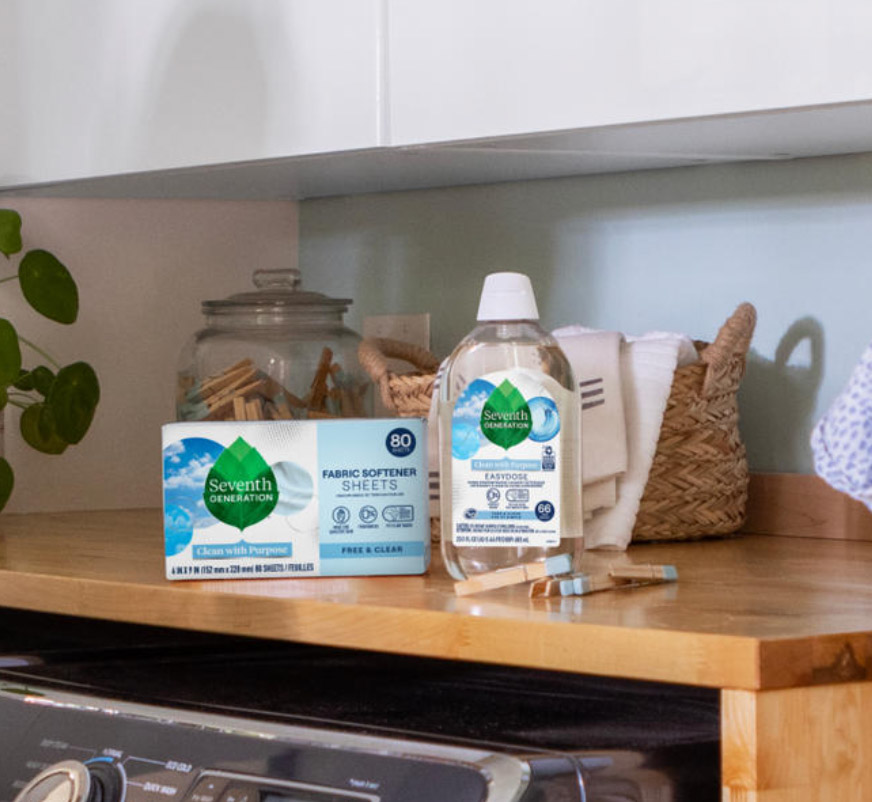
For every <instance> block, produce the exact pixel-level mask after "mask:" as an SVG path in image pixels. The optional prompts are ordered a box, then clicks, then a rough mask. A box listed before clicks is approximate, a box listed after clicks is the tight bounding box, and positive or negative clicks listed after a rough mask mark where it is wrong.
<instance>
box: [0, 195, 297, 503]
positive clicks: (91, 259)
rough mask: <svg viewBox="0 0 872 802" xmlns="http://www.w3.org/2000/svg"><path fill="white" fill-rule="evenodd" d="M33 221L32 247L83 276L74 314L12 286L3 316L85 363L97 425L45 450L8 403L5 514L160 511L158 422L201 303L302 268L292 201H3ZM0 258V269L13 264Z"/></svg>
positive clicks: (54, 350)
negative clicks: (67, 320) (45, 315)
mask: <svg viewBox="0 0 872 802" xmlns="http://www.w3.org/2000/svg"><path fill="white" fill-rule="evenodd" d="M0 208H14V209H17V210H18V211H19V212H20V213H21V215H22V217H23V219H24V230H23V233H24V246H25V249H27V248H35V247H38V248H45V249H47V250H50V251H52V252H53V253H54V254H55V255H56V256H57V257H58V258H59V259H61V261H63V262H64V263H65V264H66V265H67V267H68V268H69V269H70V271H71V272H72V273H73V275H74V276H75V278H76V280H77V282H78V285H79V292H80V296H81V310H80V314H79V320H78V321H77V322H76V323H75V324H74V325H73V326H70V327H67V326H61V325H58V324H55V323H51V322H50V321H45V320H44V319H41V318H39V316H37V315H36V314H35V313H33V312H31V311H30V309H29V308H28V307H27V306H26V304H25V303H24V302H22V301H21V298H20V292H19V290H18V288H17V282H9V283H6V284H0V309H2V312H0V314H2V315H4V316H7V317H9V318H10V319H11V320H12V321H13V323H14V324H15V325H16V327H17V328H18V330H19V332H20V333H21V334H22V335H23V336H25V337H27V338H28V339H32V340H34V341H36V342H37V343H38V344H39V345H41V346H42V347H44V348H45V349H47V350H48V351H49V352H50V353H51V354H52V355H53V356H54V357H55V358H56V359H57V360H58V361H59V362H61V363H62V364H63V363H68V362H73V361H76V360H78V359H84V360H86V361H88V362H90V363H91V364H92V365H93V366H94V368H95V369H96V371H97V373H98V375H99V377H100V382H101V389H102V398H101V403H100V406H99V408H98V411H97V416H96V418H95V420H94V424H93V426H92V429H91V431H90V432H89V433H88V435H87V437H86V438H85V440H83V441H82V443H80V444H79V445H77V446H75V447H72V448H70V449H68V450H67V452H66V453H64V454H62V455H60V456H47V455H42V454H37V453H36V452H34V451H32V450H31V449H29V448H28V447H27V446H25V445H24V444H23V442H22V441H21V438H20V436H19V434H18V431H17V427H18V416H17V413H15V412H12V411H11V410H9V411H7V417H6V435H5V453H6V456H7V458H8V459H9V461H10V462H11V463H12V466H13V468H14V470H15V472H16V488H15V491H14V493H13V496H12V499H11V501H10V503H9V506H8V507H7V511H9V512H27V511H55V510H71V509H107V508H120V507H144V506H150V507H156V506H159V505H160V503H161V496H160V477H161V456H160V455H161V445H160V425H161V424H162V423H164V422H165V421H169V420H172V417H173V414H174V410H173V393H174V382H175V371H176V363H177V357H178V353H179V351H180V349H181V347H182V345H183V344H184V342H185V341H186V339H187V338H188V337H189V336H190V335H191V334H192V333H193V332H194V331H195V330H196V329H197V328H199V327H200V325H201V321H202V318H201V316H200V301H202V300H204V299H207V298H220V297H224V296H226V295H228V294H230V293H232V292H239V291H243V290H246V289H248V288H249V286H250V275H251V272H252V270H253V269H255V268H256V267H286V266H294V265H295V264H296V260H297V204H295V203H291V202H262V203H256V202H216V201H140V200H123V201H117V200H112V201H102V200H66V199H64V200H56V199H37V198H8V197H7V198H0ZM4 262H5V260H4V259H2V258H0V276H4V275H8V274H9V273H12V272H14V269H15V266H16V264H17V259H16V258H13V260H12V261H11V263H10V266H9V267H10V269H9V270H8V271H7V270H6V269H5V268H6V265H5V264H3V263H4Z"/></svg>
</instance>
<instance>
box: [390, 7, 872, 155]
mask: <svg viewBox="0 0 872 802" xmlns="http://www.w3.org/2000/svg"><path fill="white" fill-rule="evenodd" d="M388 2H389V13H388V24H389V37H388V42H389V54H390V78H389V86H390V96H391V104H390V134H391V142H392V144H396V145H408V144H417V143H430V142H447V141H454V140H464V139H474V138H479V137H498V136H505V135H515V134H528V133H536V132H544V131H558V130H562V129H580V128H589V127H598V126H611V125H620V124H624V123H644V122H650V121H657V120H675V119H681V118H687V117H700V116H708V115H722V114H735V113H741V112H747V111H759V110H767V109H783V108H797V107H804V106H810V105H818V104H830V103H843V102H846V101H854V100H869V99H870V98H872V3H870V2H869V1H868V0H765V2H760V1H759V0H657V1H656V2H652V0H605V1H604V0H475V2H469V0H439V2H435V1H434V0H428V1H427V2H422V1H420V0H388Z"/></svg>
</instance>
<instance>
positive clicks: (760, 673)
mask: <svg viewBox="0 0 872 802" xmlns="http://www.w3.org/2000/svg"><path fill="white" fill-rule="evenodd" d="M161 526H162V521H161V513H160V511H158V510H127V511H105V512H87V513H56V514H32V515H3V516H2V518H0V607H10V608H18V609H27V610H34V611H40V612H47V613H61V614H66V615H76V616H84V617H89V618H98V619H108V620H113V621H122V622H130V623H139V624H152V625H161V626H169V627H175V628H180V629H189V630H198V631H206V632H220V633H227V634H234V635H245V636H251V637H261V638H272V639H282V640H290V641H298V642H305V643H315V644H323V645H333V646H342V647H351V648H360V649H369V650H377V651H385V652H395V653H402V654H409V655H420V656H428V657H442V658H445V657H447V658H453V659H458V660H470V661H481V662H490V663H500V664H505V665H516V666H527V667H535V668H541V669H550V670H560V671H572V672H578V673H586V674H598V675H608V676H614V677H623V678H630V679H640V680H657V681H662V682H671V683H679V684H685V685H700V686H707V687H715V688H719V689H721V731H722V782H723V789H724V790H723V799H724V800H766V802H774V801H776V800H777V801H778V802H781V801H782V800H806V799H808V800H812V799H826V800H833V801H834V802H839V801H841V800H846V801H847V800H868V799H872V681H870V673H872V542H868V541H867V542H863V541H850V540H836V539H818V538H807V537H806V538H802V537H799V538H797V537H779V536H771V535H740V536H737V537H734V538H727V539H721V540H707V541H701V542H690V543H671V544H667V543H658V544H652V545H637V546H633V547H631V549H630V550H629V552H628V553H627V554H604V553H600V554H590V555H589V556H588V557H587V558H586V560H587V563H588V564H587V565H585V568H586V569H591V570H606V569H608V567H609V566H610V565H614V564H623V563H627V562H629V563H660V564H663V563H666V564H672V565H675V566H676V567H677V569H678V575H679V580H678V582H677V583H674V584H662V585H655V586H651V587H642V588H634V589H624V590H616V591H609V592H603V593H597V594H593V595H589V596H584V597H569V598H563V599H560V598H556V599H534V600H531V599H530V598H529V597H528V594H527V588H526V587H522V586H516V587H509V588H502V589H498V590H493V591H490V592H487V593H482V594H478V595H474V596H466V597H458V596H456V595H455V594H454V592H453V583H452V581H451V580H450V578H449V577H448V576H447V574H446V573H445V572H444V570H443V569H442V566H441V564H440V562H439V560H438V558H434V564H433V566H432V568H431V571H430V573H429V575H427V576H423V577H372V578H332V577H331V578H307V579H269V580H232V579H227V580H210V581H188V582H169V581H167V580H166V579H165V578H164V564H163V542H162V528H161ZM0 614H2V611H0Z"/></svg>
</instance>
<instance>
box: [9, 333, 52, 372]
mask: <svg viewBox="0 0 872 802" xmlns="http://www.w3.org/2000/svg"><path fill="white" fill-rule="evenodd" d="M18 339H19V340H20V341H21V342H23V343H24V344H25V345H26V346H28V347H29V348H32V349H33V350H34V351H36V353H38V354H39V355H40V356H41V357H44V358H45V359H47V360H48V361H49V362H51V363H52V365H54V366H55V367H56V368H57V369H58V370H60V369H61V366H60V365H59V364H58V363H57V362H56V361H55V360H54V359H52V357H51V355H50V354H47V353H46V352H45V351H43V350H42V348H40V347H39V346H38V345H35V344H34V343H32V342H31V341H30V340H27V339H25V338H24V337H22V336H21V335H20V334H19V335H18Z"/></svg>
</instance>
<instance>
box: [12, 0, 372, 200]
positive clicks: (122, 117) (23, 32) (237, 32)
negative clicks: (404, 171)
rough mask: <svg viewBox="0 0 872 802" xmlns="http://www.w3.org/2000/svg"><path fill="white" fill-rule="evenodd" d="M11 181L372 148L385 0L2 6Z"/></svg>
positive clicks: (45, 0) (17, 2)
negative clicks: (382, 1) (383, 2)
mask: <svg viewBox="0 0 872 802" xmlns="http://www.w3.org/2000/svg"><path fill="white" fill-rule="evenodd" d="M0 9H2V14H0V184H2V185H6V186H10V185H22V184H32V183H40V182H53V181H60V180H65V179H74V178H80V177H86V176H87V177H92V176H101V175H111V174H114V173H129V172H137V171H146V170H165V169H169V168H176V167H191V166H196V165H208V164H216V163H228V162H236V161H242V160H246V161H250V160H259V159H270V158H276V157H287V156H296V155H300V154H310V153H318V152H324V151H342V150H353V149H357V148H369V147H374V146H377V145H379V144H383V143H382V142H381V110H380V107H379V101H380V97H381V94H382V93H381V81H382V78H383V76H382V66H381V59H382V50H381V44H382V43H381V35H382V30H383V9H382V4H381V2H380V0H73V1H71V0H0Z"/></svg>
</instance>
